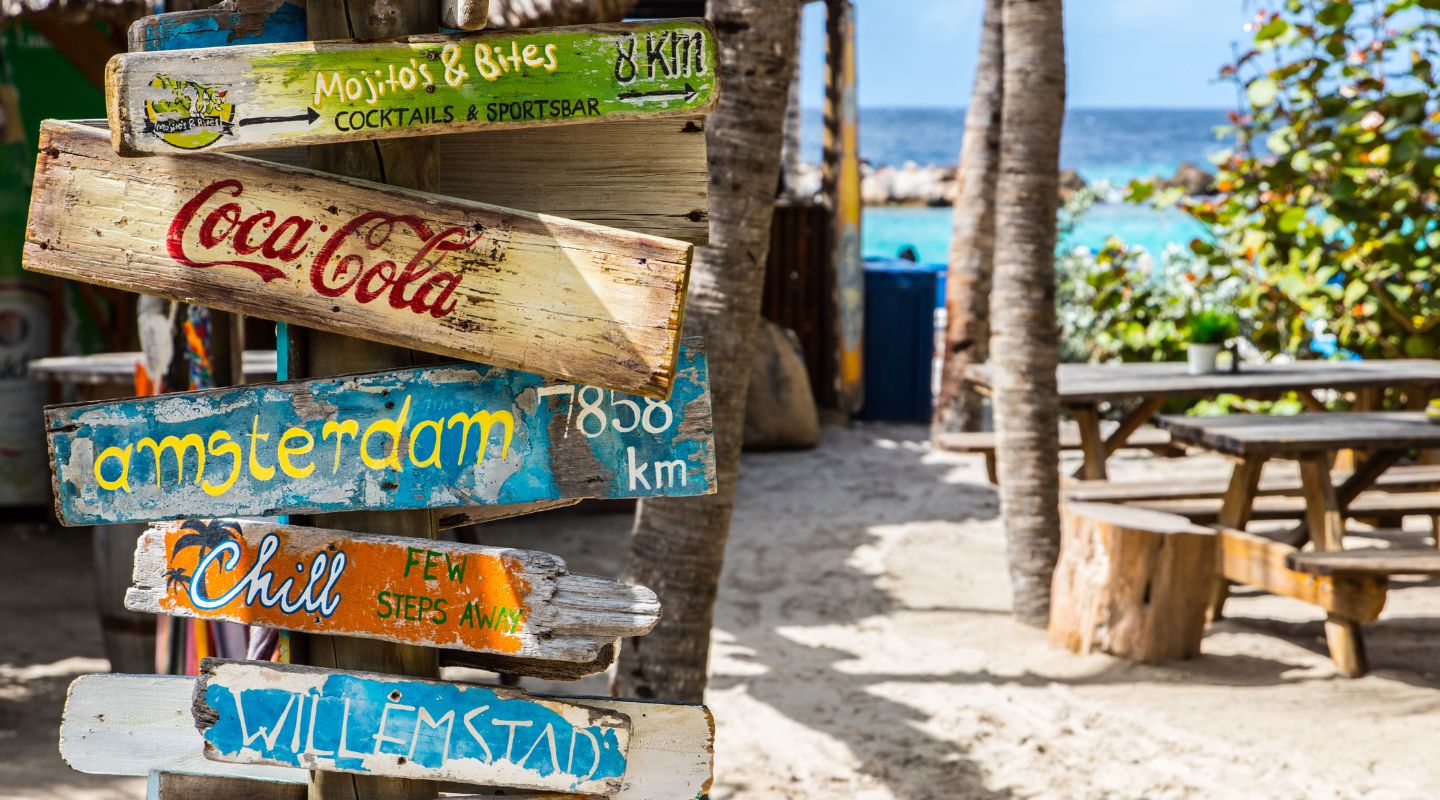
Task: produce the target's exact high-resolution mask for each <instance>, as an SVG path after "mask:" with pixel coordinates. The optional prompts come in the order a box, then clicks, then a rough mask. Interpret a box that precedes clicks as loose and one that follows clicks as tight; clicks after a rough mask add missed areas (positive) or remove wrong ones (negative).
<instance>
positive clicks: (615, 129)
mask: <svg viewBox="0 0 1440 800" xmlns="http://www.w3.org/2000/svg"><path fill="white" fill-rule="evenodd" d="M705 153H706V149H705V121H704V120H703V119H698V118H697V119H685V120H680V119H661V120H644V119H637V120H623V121H620V122H597V123H595V124H594V125H582V126H578V127H565V128H532V129H529V130H522V131H510V130H496V131H486V132H484V133H464V134H458V135H456V136H442V137H440V163H442V164H444V165H445V169H443V170H441V171H440V186H439V188H438V189H437V192H438V193H439V194H443V195H445V196H447V197H458V198H460V199H462V200H475V201H478V202H481V203H489V204H491V205H497V206H505V207H506V208H519V209H524V210H526V211H533V212H536V213H539V214H554V215H555V216H559V217H565V218H566V219H573V220H579V221H580V222H593V223H595V224H597V225H608V226H610V227H614V228H622V229H624V230H627V231H634V232H636V233H643V234H647V235H650V236H664V237H668V238H671V239H679V240H681V241H685V242H690V243H691V244H698V245H703V244H706V243H707V242H709V240H710V203H709V199H708V196H709V195H708V193H709V190H710V176H709V172H708V169H709V167H708V165H707V161H706V156H705ZM250 155H252V156H254V157H256V158H260V159H263V160H265V161H272V162H275V163H281V164H290V165H293V166H298V167H303V166H305V165H306V156H305V150H304V149H303V148H296V147H287V148H283V149H279V150H265V151H259V152H254V153H251V154H250Z"/></svg>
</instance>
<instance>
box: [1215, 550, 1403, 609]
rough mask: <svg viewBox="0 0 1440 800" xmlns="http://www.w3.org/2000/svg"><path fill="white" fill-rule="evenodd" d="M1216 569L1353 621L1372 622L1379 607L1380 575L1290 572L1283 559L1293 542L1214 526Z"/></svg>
mask: <svg viewBox="0 0 1440 800" xmlns="http://www.w3.org/2000/svg"><path fill="white" fill-rule="evenodd" d="M1218 530H1219V531H1220V554H1221V571H1222V574H1224V576H1225V577H1226V578H1228V579H1229V580H1232V581H1235V582H1236V583H1243V584H1246V585H1249V586H1254V587H1256V588H1257V589H1264V590H1265V591H1267V592H1269V593H1271V594H1277V595H1280V596H1282V597H1290V598H1294V599H1296V600H1300V601H1303V602H1306V603H1309V604H1311V605H1315V606H1319V607H1320V608H1323V609H1325V610H1326V611H1327V612H1330V613H1333V614H1341V615H1343V616H1344V617H1346V618H1348V619H1352V620H1356V621H1358V622H1373V621H1375V620H1376V619H1377V618H1379V616H1380V611H1381V609H1383V608H1384V607H1385V589H1386V582H1385V580H1384V579H1376V578H1373V577H1350V576H1339V577H1328V576H1323V575H1307V574H1305V573H1302V572H1296V571H1295V570H1292V569H1290V568H1289V567H1288V566H1287V565H1286V558H1287V557H1288V556H1289V555H1290V554H1292V553H1296V552H1298V551H1297V550H1296V549H1295V548H1294V547H1291V546H1289V545H1286V544H1282V543H1279V542H1274V541H1271V540H1269V539H1266V538H1265V537H1263V536H1258V535H1256V534H1253V533H1248V532H1246V531H1241V530H1236V529H1234V528H1228V527H1223V526H1221V527H1218Z"/></svg>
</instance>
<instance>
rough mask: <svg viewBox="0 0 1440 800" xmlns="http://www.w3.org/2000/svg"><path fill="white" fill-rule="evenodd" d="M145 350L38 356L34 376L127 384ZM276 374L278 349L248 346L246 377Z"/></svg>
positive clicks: (33, 364) (83, 383) (32, 369)
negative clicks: (276, 352)
mask: <svg viewBox="0 0 1440 800" xmlns="http://www.w3.org/2000/svg"><path fill="white" fill-rule="evenodd" d="M144 360H145V355H144V354H143V353H138V352H137V353H97V354H95V355H88V356H56V357H53V358H37V359H35V360H34V361H31V362H30V377H32V378H35V379H36V380H49V381H55V382H56V383H70V384H76V385H80V386H95V385H100V384H127V385H133V384H134V382H135V364H136V363H138V362H143V361H144ZM274 377H275V351H274V350H246V351H245V378H246V380H261V379H265V380H271V379H274Z"/></svg>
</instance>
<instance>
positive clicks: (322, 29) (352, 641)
mask: <svg viewBox="0 0 1440 800" xmlns="http://www.w3.org/2000/svg"><path fill="white" fill-rule="evenodd" d="M305 11H306V20H305V24H306V35H307V37H308V38H309V39H312V40H317V41H319V40H327V39H354V38H365V39H379V38H387V37H396V36H406V35H411V34H416V33H429V32H432V31H435V30H437V29H438V28H439V23H440V20H439V7H438V5H437V4H436V3H433V2H420V3H407V4H400V5H390V4H385V3H382V2H380V0H341V2H333V0H306V3H305ZM309 162H310V166H311V167H313V168H315V169H318V170H321V171H323V172H328V173H332V174H335V175H344V176H347V177H351V178H359V179H363V180H370V181H376V182H380V183H386V184H394V185H396V186H400V187H407V188H410V189H418V190H422V191H426V192H432V191H434V190H435V188H436V186H437V184H438V175H439V172H440V164H439V150H438V143H437V142H436V140H435V138H434V137H417V138H413V139H405V140H392V141H384V142H375V143H373V144H368V145H367V144H363V143H356V142H351V143H348V144H334V145H329V146H325V147H312V148H310V150H309ZM377 207H379V208H385V207H387V206H377ZM407 210H410V209H407ZM412 213H413V211H412ZM285 339H286V341H287V348H286V352H287V359H286V364H287V365H288V368H289V370H290V371H289V372H288V373H287V377H290V378H302V377H323V376H327V375H343V374H346V373H350V372H360V371H364V370H374V369H403V368H407V367H413V366H415V365H417V364H423V363H425V362H426V361H429V360H431V358H430V357H429V356H427V355H425V354H424V353H419V352H416V351H413V350H409V349H406V348H405V347H398V346H392V345H386V344H380V343H376V342H371V341H365V340H362V339H350V338H346V337H345V336H342V335H340V334H339V333H337V332H334V331H326V330H308V329H305V328H301V327H297V326H293V325H287V326H286V331H285ZM436 516H437V514H436V512H435V511H429V510H421V511H410V512H402V513H396V512H385V511H351V512H348V513H339V514H321V515H316V516H312V517H310V518H309V519H305V518H301V519H299V520H292V521H296V522H302V523H307V524H310V525H314V526H316V527H321V528H334V529H337V530H345V531H360V532H365V533H376V534H390V535H396V536H411V537H415V538H417V539H422V540H423V539H435V538H437V536H438V534H439V526H438V525H437V524H436ZM297 638H299V639H300V647H299V649H298V650H299V653H300V658H297V659H295V660H296V661H300V662H303V663H307V664H310V665H312V666H317V667H328V668H332V669H347V670H361V671H366V672H383V673H394V674H400V675H412V676H417V677H421V678H435V677H439V675H440V662H439V657H438V652H437V651H436V650H434V649H431V648H427V647H415V646H411V645H403V644H389V643H385V642H377V641H374V640H371V639H359V638H351V637H343V636H325V635H322V634H311V635H307V636H304V637H297ZM435 789H436V787H435V784H434V783H433V782H431V781H405V780H396V779H394V778H389V777H381V776H363V775H350V774H340V773H332V772H312V773H311V774H310V793H309V796H310V800H431V798H432V797H433V796H434V794H435Z"/></svg>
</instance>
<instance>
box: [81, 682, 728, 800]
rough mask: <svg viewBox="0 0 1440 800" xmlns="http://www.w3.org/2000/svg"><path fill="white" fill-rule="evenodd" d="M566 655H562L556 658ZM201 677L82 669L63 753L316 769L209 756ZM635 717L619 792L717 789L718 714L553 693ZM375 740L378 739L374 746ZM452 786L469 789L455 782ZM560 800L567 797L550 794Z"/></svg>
mask: <svg viewBox="0 0 1440 800" xmlns="http://www.w3.org/2000/svg"><path fill="white" fill-rule="evenodd" d="M557 663H558V662H557ZM195 685H196V680H195V679H194V678H189V677H184V676H178V675H115V674H100V675H82V676H80V677H79V678H76V679H75V681H74V682H73V683H71V684H70V691H69V693H68V694H67V695H66V700H65V711H64V715H63V716H62V717H61V721H60V755H61V756H62V757H63V758H64V759H65V762H66V763H67V764H69V765H70V767H71V768H73V769H75V770H77V771H79V772H84V773H89V774H98V775H128V776H140V777H144V776H145V775H147V774H149V773H150V772H153V771H157V770H163V771H170V772H179V773H184V774H186V775H195V776H229V777H235V778H246V779H251V780H270V781H283V782H286V783H291V784H301V785H303V784H305V783H307V782H308V780H309V773H308V772H306V771H304V770H301V769H296V768H294V767H272V766H262V765H250V764H230V763H223V762H219V761H209V760H207V759H205V758H204V757H203V756H202V754H201V753H202V751H203V749H204V739H202V738H201V736H200V733H199V731H197V730H195V723H194V721H193V720H192V718H191V709H190V704H191V698H192V696H193V694H194V691H195ZM550 699H553V700H559V701H562V702H565V703H570V704H574V705H585V706H591V707H594V708H598V709H608V710H611V711H617V712H620V713H621V714H624V715H626V716H628V717H629V718H630V752H629V753H628V760H629V765H628V767H627V769H626V770H625V779H624V781H623V786H622V787H621V789H620V791H619V793H617V794H616V795H615V797H616V798H617V800H677V799H679V798H696V797H701V796H703V795H704V794H706V793H707V792H708V791H709V789H710V782H711V776H712V775H713V772H714V744H715V721H714V719H713V718H712V717H711V715H710V711H709V709H707V708H706V707H705V706H702V705H693V704H689V703H662V702H653V701H643V700H618V699H615V698H610V697H552V698H550ZM372 746H373V745H372ZM448 791H463V790H457V789H448ZM548 796H550V797H553V798H555V800H560V796H557V795H548Z"/></svg>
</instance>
